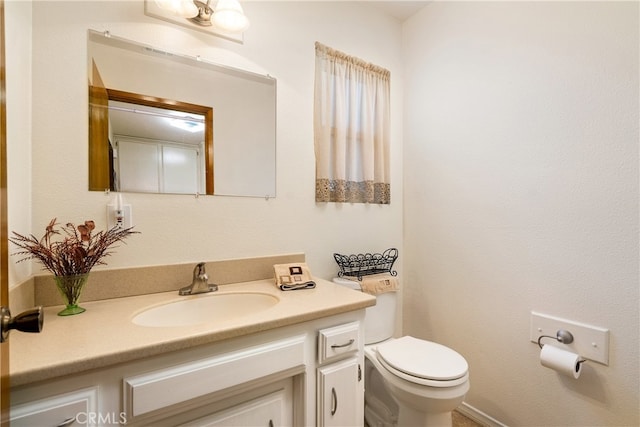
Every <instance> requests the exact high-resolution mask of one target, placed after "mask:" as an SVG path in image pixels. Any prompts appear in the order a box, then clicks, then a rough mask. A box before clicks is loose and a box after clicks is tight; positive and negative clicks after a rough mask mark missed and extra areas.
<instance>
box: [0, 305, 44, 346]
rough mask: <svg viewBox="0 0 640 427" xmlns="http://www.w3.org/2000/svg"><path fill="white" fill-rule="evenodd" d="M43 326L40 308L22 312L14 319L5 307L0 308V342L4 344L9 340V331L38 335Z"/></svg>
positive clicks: (42, 314)
mask: <svg viewBox="0 0 640 427" xmlns="http://www.w3.org/2000/svg"><path fill="white" fill-rule="evenodd" d="M43 324H44V312H43V311H42V307H36V308H32V309H31V310H27V311H24V312H22V313H20V314H18V315H17V316H16V317H11V311H10V310H9V309H8V308H7V307H1V308H0V328H1V333H0V342H5V341H6V340H7V339H8V338H9V332H10V331H11V329H16V330H18V331H21V332H32V333H38V332H41V331H42V325H43Z"/></svg>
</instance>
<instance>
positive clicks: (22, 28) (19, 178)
mask: <svg viewBox="0 0 640 427" xmlns="http://www.w3.org/2000/svg"><path fill="white" fill-rule="evenodd" d="M31 18H32V11H31V4H30V3H29V2H22V1H5V60H6V63H7V66H6V78H7V91H6V96H7V141H8V142H7V183H8V190H7V201H8V204H7V206H8V214H7V215H8V224H9V231H12V230H16V231H20V232H22V233H28V232H30V231H31V212H32V211H31V124H32V120H31V72H32V71H31V56H30V55H25V52H30V51H31V41H32V38H31ZM9 250H10V252H11V251H12V250H13V248H12V247H10V248H9ZM9 261H11V260H9ZM30 274H31V266H30V265H29V263H28V262H25V263H19V264H15V263H12V262H10V263H9V280H10V283H11V282H15V278H16V277H18V278H25V277H28V276H29V275H30Z"/></svg>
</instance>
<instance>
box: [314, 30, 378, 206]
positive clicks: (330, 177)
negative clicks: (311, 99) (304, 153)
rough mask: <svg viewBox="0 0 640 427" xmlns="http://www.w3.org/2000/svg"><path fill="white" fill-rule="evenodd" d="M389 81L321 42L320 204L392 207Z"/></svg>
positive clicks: (316, 138)
mask: <svg viewBox="0 0 640 427" xmlns="http://www.w3.org/2000/svg"><path fill="white" fill-rule="evenodd" d="M389 80H390V73H389V71H388V70H386V69H384V68H381V67H378V66H376V65H373V64H370V63H367V62H364V61H362V60H360V59H358V58H354V57H352V56H349V55H346V54H344V53H342V52H339V51H337V50H334V49H331V48H329V47H327V46H324V45H322V44H321V43H318V42H316V74H315V105H314V143H315V153H316V202H357V203H379V204H389V203H390V199H391V191H390V182H389V92H390V91H389Z"/></svg>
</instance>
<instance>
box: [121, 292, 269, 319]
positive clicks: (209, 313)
mask: <svg viewBox="0 0 640 427" xmlns="http://www.w3.org/2000/svg"><path fill="white" fill-rule="evenodd" d="M279 301H280V300H279V299H278V298H277V297H276V296H274V295H270V294H264V293H259V292H234V293H210V294H201V295H193V296H188V297H184V299H181V300H179V301H173V302H170V303H167V304H163V305H158V306H155V307H151V308H148V309H146V310H144V311H142V312H141V313H139V314H137V315H136V316H135V317H134V318H133V319H132V322H133V323H134V324H136V325H139V326H151V327H169V326H190V325H197V324H200V323H211V322H213V323H216V322H218V323H220V322H223V321H227V320H231V319H237V318H239V317H243V316H248V315H251V314H255V313H257V312H260V311H263V310H266V309H268V308H271V307H273V306H274V305H276V304H277V303H278V302H279Z"/></svg>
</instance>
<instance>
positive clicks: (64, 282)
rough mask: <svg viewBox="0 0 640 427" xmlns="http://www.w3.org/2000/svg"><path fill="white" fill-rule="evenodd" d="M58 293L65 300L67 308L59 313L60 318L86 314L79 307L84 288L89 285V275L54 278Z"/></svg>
mask: <svg viewBox="0 0 640 427" xmlns="http://www.w3.org/2000/svg"><path fill="white" fill-rule="evenodd" d="M53 278H54V280H55V281H56V285H57V287H58V291H60V295H62V299H64V303H65V305H66V308H65V309H64V310H62V311H61V312H59V313H58V316H72V315H74V314H80V313H84V311H85V309H84V308H82V307H80V306H79V305H78V300H79V299H80V294H81V293H82V288H84V285H85V284H86V283H87V279H88V278H89V273H86V274H76V275H70V276H54V277H53Z"/></svg>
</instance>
